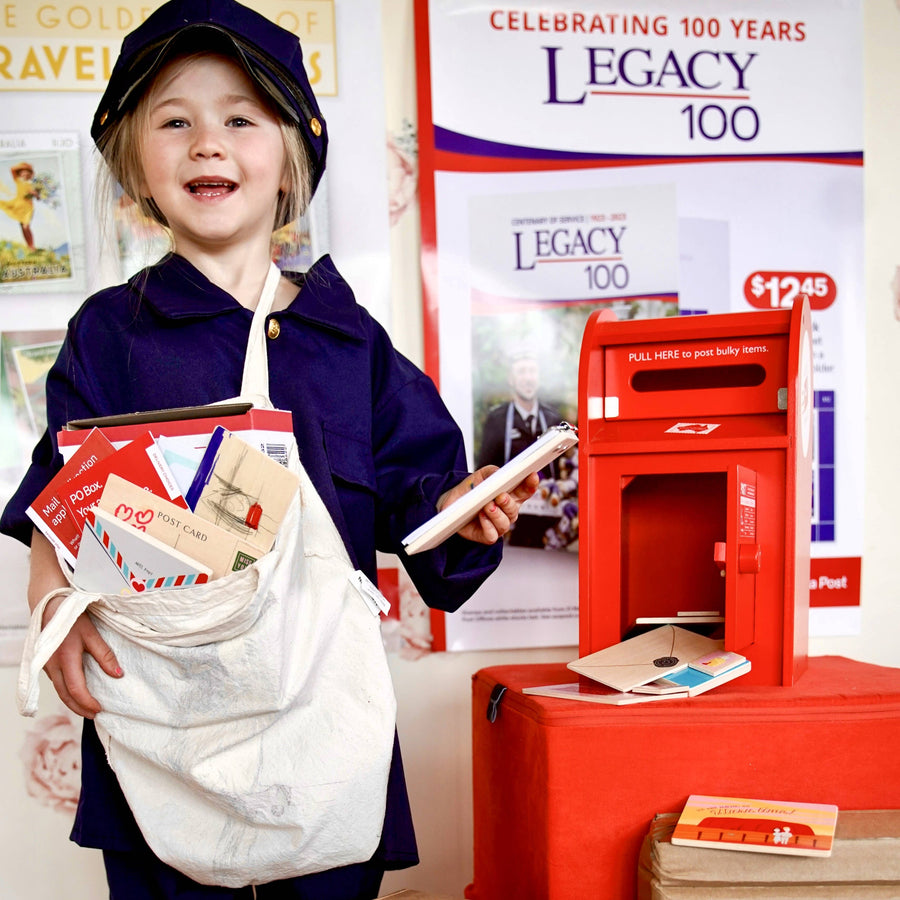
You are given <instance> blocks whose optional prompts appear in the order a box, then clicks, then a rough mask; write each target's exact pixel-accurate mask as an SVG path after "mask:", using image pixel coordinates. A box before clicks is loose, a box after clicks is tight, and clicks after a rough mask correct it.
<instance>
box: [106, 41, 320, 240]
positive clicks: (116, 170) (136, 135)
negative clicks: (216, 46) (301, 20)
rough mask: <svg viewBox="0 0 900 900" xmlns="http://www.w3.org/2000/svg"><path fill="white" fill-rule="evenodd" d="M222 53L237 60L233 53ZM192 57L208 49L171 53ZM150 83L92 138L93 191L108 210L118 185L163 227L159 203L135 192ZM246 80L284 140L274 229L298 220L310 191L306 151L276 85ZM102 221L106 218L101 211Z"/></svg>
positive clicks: (140, 172)
mask: <svg viewBox="0 0 900 900" xmlns="http://www.w3.org/2000/svg"><path fill="white" fill-rule="evenodd" d="M223 55H225V56H226V58H227V59H230V60H232V62H235V63H236V64H238V65H240V62H239V60H238V59H237V58H236V57H235V56H233V55H230V54H223ZM197 58H208V54H205V53H186V54H182V55H179V56H176V57H173V59H175V60H177V61H178V62H179V64H180V65H185V64H187V63H188V62H189V61H191V60H193V59H197ZM167 62H171V60H168V61H167ZM155 82H156V79H155V78H154V79H153V80H152V81H151V82H150V84H149V85H148V87H147V88H146V89H145V90H144V92H143V94H142V95H141V97H140V99H139V100H138V102H137V105H136V106H134V107H133V108H131V109H129V110H126V111H125V112H124V113H123V114H122V115H121V116H120V117H119V118H118V119H117V120H116V121H115V122H113V123H112V124H111V125H110V126H109V127H108V128H107V129H106V131H104V132H103V134H102V135H101V136H100V137H99V138H98V140H97V149H98V150H99V151H100V154H101V157H102V162H101V164H100V170H99V172H98V177H97V194H98V201H99V203H100V208H101V210H104V209H105V210H109V209H112V208H113V207H114V204H115V200H116V196H117V193H118V189H121V190H122V191H124V192H125V194H127V195H128V196H129V197H130V198H131V199H132V200H133V201H134V202H135V203H136V204H137V207H138V209H139V210H140V212H141V214H142V215H143V216H145V217H146V218H149V219H152V220H153V221H155V222H157V223H158V224H160V225H162V226H163V228H166V229H168V222H167V221H166V218H165V216H164V215H163V213H162V211H161V210H160V209H159V207H158V206H157V205H156V204H155V203H154V202H153V200H152V199H151V198H149V197H144V196H142V195H141V184H142V183H143V180H144V168H143V161H142V148H143V145H144V137H145V135H146V129H147V120H148V112H147V110H148V104H147V98H148V97H149V96H150V94H151V93H152V91H153V87H154V84H155ZM251 82H252V83H253V85H254V86H255V87H256V88H257V90H258V92H259V95H260V97H262V99H263V100H264V101H265V102H266V105H267V106H268V107H269V109H270V110H271V111H272V112H273V113H274V114H275V115H276V117H277V118H278V122H279V126H280V129H281V139H282V142H283V143H284V151H285V154H284V156H285V162H284V167H285V171H284V180H285V183H286V184H287V185H288V188H287V190H283V191H280V192H279V195H278V204H277V207H276V211H275V219H274V221H273V223H272V231H273V232H275V231H277V230H278V229H279V228H282V227H283V226H285V225H288V224H290V223H291V222H294V221H296V220H297V219H299V218H300V216H302V215H303V213H304V212H305V211H306V208H307V206H309V201H310V199H311V195H312V187H311V185H312V180H311V177H310V162H309V152H308V151H307V149H306V144H305V143H304V140H303V136H302V135H301V133H300V129H299V127H298V126H297V125H295V124H294V123H293V122H290V121H288V120H287V119H285V117H284V115H283V114H282V112H281V106H280V104H279V98H280V93H279V91H278V88H276V87H275V86H274V85H273V84H272V83H271V82H270V81H269V80H268V79H267V78H265V77H264V76H263V75H261V74H255V75H253V76H252V77H251ZM103 220H104V221H105V220H106V216H104V217H103Z"/></svg>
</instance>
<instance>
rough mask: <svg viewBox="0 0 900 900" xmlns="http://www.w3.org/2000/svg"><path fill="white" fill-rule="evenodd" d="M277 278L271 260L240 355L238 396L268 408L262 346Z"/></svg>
mask: <svg viewBox="0 0 900 900" xmlns="http://www.w3.org/2000/svg"><path fill="white" fill-rule="evenodd" d="M280 279H281V270H280V269H279V268H278V266H276V265H275V263H271V264H270V266H269V273H268V275H266V280H265V283H264V284H263V289H262V293H261V294H260V295H259V302H258V303H257V304H256V309H255V310H254V311H253V321H252V322H251V323H250V337H249V338H248V340H247V354H246V356H245V357H244V374H243V378H242V380H241V394H240V397H241V399H244V400H252V401H253V405H254V406H261V407H264V408H267V409H271V408H272V401H271V400H270V399H269V359H268V351H267V347H266V327H265V326H266V318H267V317H268V315H269V313H270V312H271V311H272V304H273V303H274V302H275V292H276V291H277V290H278V282H279V280H280Z"/></svg>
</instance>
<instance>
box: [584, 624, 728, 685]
mask: <svg viewBox="0 0 900 900" xmlns="http://www.w3.org/2000/svg"><path fill="white" fill-rule="evenodd" d="M721 649H722V641H719V640H715V639H714V638H710V637H706V636H705V635H702V634H697V633H696V632H693V631H690V630H688V629H687V628H681V627H679V626H678V625H662V626H660V627H659V628H654V629H653V630H652V631H647V632H645V633H644V634H639V635H637V636H636V637H633V638H629V639H628V640H627V641H622V642H621V643H620V644H613V646H612V647H607V648H606V649H604V650H598V651H597V652H596V653H591V654H589V655H588V656H583V657H581V658H580V659H576V660H575V661H574V662H570V663H569V665H568V667H569V668H570V669H571V670H572V671H573V672H577V673H578V674H579V675H584V676H585V677H586V678H591V679H593V680H594V681H599V682H600V684H605V685H606V686H607V687H611V688H615V689H616V690H617V691H631V690H634V688H636V687H638V686H639V685H642V684H647V683H648V682H650V681H654V680H655V679H657V678H662V677H665V676H666V675H671V674H672V673H674V672H680V671H682V670H683V669H686V668H687V667H688V666H689V665H690V663H691V662H692V661H693V660H695V659H697V658H698V657H700V656H703V655H704V654H706V653H711V652H712V651H714V650H721Z"/></svg>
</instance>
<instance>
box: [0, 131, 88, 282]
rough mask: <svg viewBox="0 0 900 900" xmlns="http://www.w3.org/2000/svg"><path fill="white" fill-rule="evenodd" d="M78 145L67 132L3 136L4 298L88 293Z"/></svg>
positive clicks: (0, 233) (0, 259)
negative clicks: (50, 293)
mask: <svg viewBox="0 0 900 900" xmlns="http://www.w3.org/2000/svg"><path fill="white" fill-rule="evenodd" d="M78 140H79V139H78V135H77V134H76V133H68V132H59V133H52V132H30V133H12V134H9V133H8V134H4V135H2V140H0V148H2V149H0V292H4V293H9V292H15V293H17V294H22V293H47V292H58V291H80V290H82V289H83V288H84V284H85V272H84V236H83V229H82V223H81V210H82V206H81V165H80V161H79V149H78ZM8 148H12V149H8Z"/></svg>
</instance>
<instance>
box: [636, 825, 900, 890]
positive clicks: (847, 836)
mask: <svg viewBox="0 0 900 900" xmlns="http://www.w3.org/2000/svg"><path fill="white" fill-rule="evenodd" d="M677 821H678V814H677V813H665V814H660V815H658V816H656V817H655V819H654V820H653V823H652V824H651V826H650V831H649V832H648V834H647V836H646V837H645V838H644V843H643V846H642V848H641V855H640V861H639V864H638V900H713V898H715V900H745V898H746V900H750V898H763V897H765V898H767V900H780V898H784V900H789V898H790V900H794V898H807V897H808V898H813V897H815V898H816V900H819V898H835V900H838V898H840V900H869V898H872V900H874V898H898V897H900V810H896V809H879V810H841V811H840V812H839V813H838V821H837V831H836V832H835V842H834V850H833V851H832V854H831V856H830V857H827V858H824V859H822V858H814V857H808V856H778V855H777V854H774V853H745V852H742V851H740V850H720V849H706V848H699V847H679V846H676V845H674V844H672V843H671V841H670V838H671V835H672V831H673V829H674V828H675V823H676V822H677Z"/></svg>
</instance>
